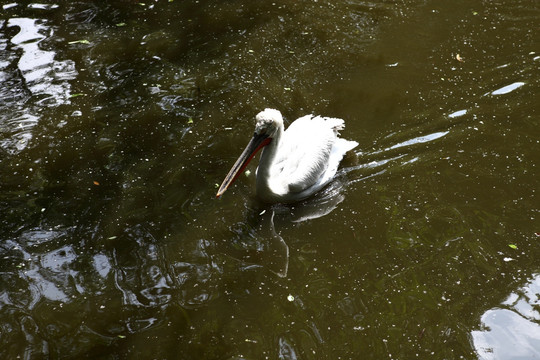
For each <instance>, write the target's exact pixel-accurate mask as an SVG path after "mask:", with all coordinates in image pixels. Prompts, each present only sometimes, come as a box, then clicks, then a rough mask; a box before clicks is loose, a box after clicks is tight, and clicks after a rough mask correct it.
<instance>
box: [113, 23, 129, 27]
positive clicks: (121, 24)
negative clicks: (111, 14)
mask: <svg viewBox="0 0 540 360" xmlns="http://www.w3.org/2000/svg"><path fill="white" fill-rule="evenodd" d="M116 26H118V27H123V26H127V24H126V23H123V22H122V23H118V24H116Z"/></svg>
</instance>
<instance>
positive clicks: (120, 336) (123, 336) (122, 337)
mask: <svg viewBox="0 0 540 360" xmlns="http://www.w3.org/2000/svg"><path fill="white" fill-rule="evenodd" d="M118 337H119V338H120V339H125V338H126V335H118Z"/></svg>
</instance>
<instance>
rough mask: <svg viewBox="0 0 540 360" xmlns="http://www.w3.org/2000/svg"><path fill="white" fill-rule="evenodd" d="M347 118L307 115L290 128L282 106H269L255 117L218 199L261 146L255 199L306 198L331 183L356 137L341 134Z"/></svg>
mask: <svg viewBox="0 0 540 360" xmlns="http://www.w3.org/2000/svg"><path fill="white" fill-rule="evenodd" d="M344 127H345V122H344V121H343V119H336V118H328V117H320V116H313V115H306V116H303V117H301V118H299V119H297V120H296V121H294V122H293V123H292V124H291V125H290V126H289V127H288V128H287V130H286V131H284V127H283V117H282V116H281V113H280V112H279V111H278V110H275V109H265V110H264V111H261V112H260V113H259V114H257V116H256V124H255V133H254V134H253V138H252V139H251V141H250V142H249V144H248V145H247V147H246V148H245V150H244V152H242V155H240V157H239V158H238V160H236V162H235V163H234V165H233V167H232V168H231V170H230V171H229V173H228V174H227V176H226V177H225V180H223V183H222V184H221V186H220V187H219V190H218V192H217V195H216V197H218V198H219V197H220V196H221V195H223V193H224V192H225V191H226V190H227V189H228V188H229V186H230V185H231V184H232V183H233V182H234V181H235V180H236V179H237V178H238V176H240V174H241V173H242V172H243V171H244V169H245V168H246V166H247V165H248V163H249V162H250V161H251V159H252V158H253V157H254V156H255V154H256V153H257V152H258V151H259V150H260V149H262V154H261V159H260V161H259V167H258V168H257V170H256V178H257V180H256V193H257V197H258V198H260V199H261V200H262V201H264V202H267V203H290V202H295V201H300V200H303V199H306V198H307V197H309V196H311V195H313V194H314V193H316V192H317V191H319V190H321V189H322V188H323V187H324V186H325V185H326V184H328V183H329V182H330V181H331V180H332V179H333V178H334V175H335V174H336V172H337V169H338V165H339V163H340V161H341V159H343V156H344V155H345V153H346V152H347V151H349V150H352V149H354V148H355V147H356V146H357V145H358V143H357V142H356V141H350V140H345V139H342V138H339V137H338V135H339V134H338V131H339V130H342V129H343V128H344Z"/></svg>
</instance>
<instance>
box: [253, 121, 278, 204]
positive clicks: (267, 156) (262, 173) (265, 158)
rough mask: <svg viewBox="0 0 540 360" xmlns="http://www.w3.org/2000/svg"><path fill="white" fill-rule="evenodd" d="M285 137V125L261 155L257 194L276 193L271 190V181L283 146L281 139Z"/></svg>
mask: <svg viewBox="0 0 540 360" xmlns="http://www.w3.org/2000/svg"><path fill="white" fill-rule="evenodd" d="M282 136H283V124H281V125H280V127H279V128H278V130H277V131H276V133H275V135H274V136H272V141H270V143H269V144H268V145H266V146H265V147H264V148H263V150H262V153H261V159H260V160H259V168H258V169H257V193H259V194H268V193H274V192H275V190H274V191H273V190H272V189H271V184H270V180H271V178H272V171H273V170H274V169H273V165H274V162H275V160H276V155H277V152H278V149H279V146H280V144H281V138H282Z"/></svg>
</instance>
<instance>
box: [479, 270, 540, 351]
mask: <svg viewBox="0 0 540 360" xmlns="http://www.w3.org/2000/svg"><path fill="white" fill-rule="evenodd" d="M481 321H482V327H483V330H475V331H472V332H471V335H472V339H473V342H474V346H475V348H476V351H477V352H478V355H479V357H480V358H481V359H486V360H488V359H536V358H540V275H538V274H537V275H535V276H534V277H533V279H532V280H531V281H529V282H528V283H527V284H526V285H525V286H523V287H521V288H520V289H518V290H516V291H514V292H512V293H511V294H510V295H509V296H508V298H507V299H506V301H504V302H503V303H502V304H501V305H500V306H498V307H496V308H493V309H489V310H487V311H486V312H485V313H484V314H483V315H482V318H481Z"/></svg>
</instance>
